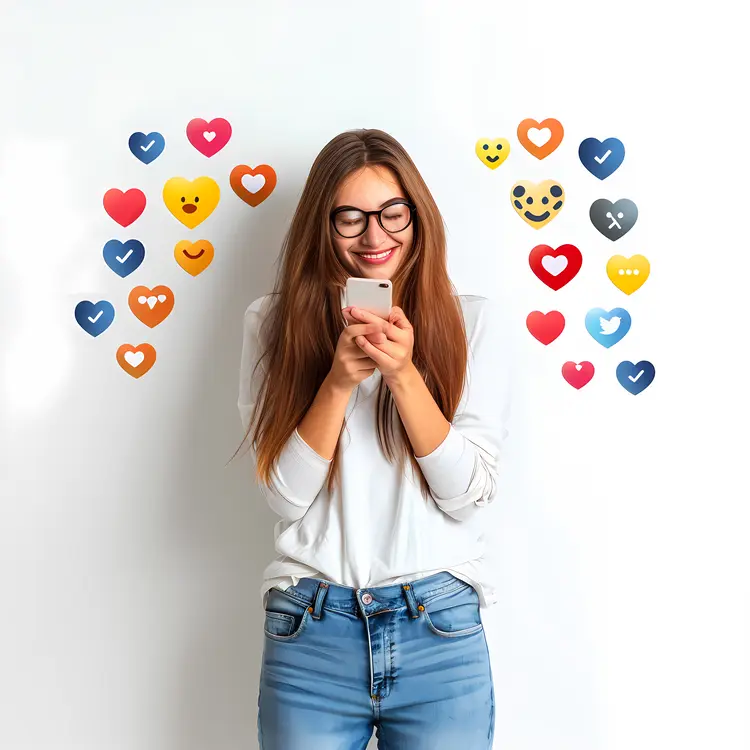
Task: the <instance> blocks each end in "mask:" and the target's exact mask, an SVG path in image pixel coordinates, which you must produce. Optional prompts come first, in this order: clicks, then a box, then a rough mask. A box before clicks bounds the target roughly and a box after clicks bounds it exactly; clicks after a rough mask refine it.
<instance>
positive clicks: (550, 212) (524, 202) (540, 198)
mask: <svg viewBox="0 0 750 750" xmlns="http://www.w3.org/2000/svg"><path fill="white" fill-rule="evenodd" d="M510 201H511V203H512V204H513V208H514V209H515V211H516V213H517V214H518V215H519V216H520V217H521V218H522V219H523V220H524V221H525V222H526V223H527V224H528V225H529V226H530V227H533V228H534V229H541V228H542V227H543V226H544V225H545V224H549V222H551V221H552V219H554V218H555V216H557V214H558V213H560V209H561V208H562V207H563V203H565V191H564V190H563V189H562V185H561V184H560V183H559V182H557V181H556V180H544V181H543V182H539V183H536V182H529V181H528V180H519V181H518V182H517V183H516V184H515V185H513V187H512V188H511V190H510Z"/></svg>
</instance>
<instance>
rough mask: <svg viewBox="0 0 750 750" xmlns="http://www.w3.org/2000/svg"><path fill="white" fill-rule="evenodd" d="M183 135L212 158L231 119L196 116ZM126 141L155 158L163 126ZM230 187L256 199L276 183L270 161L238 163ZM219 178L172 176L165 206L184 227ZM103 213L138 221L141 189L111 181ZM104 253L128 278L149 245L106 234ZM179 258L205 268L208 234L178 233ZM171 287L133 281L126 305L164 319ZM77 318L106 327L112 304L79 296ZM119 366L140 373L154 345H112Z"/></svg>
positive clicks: (213, 194)
mask: <svg viewBox="0 0 750 750" xmlns="http://www.w3.org/2000/svg"><path fill="white" fill-rule="evenodd" d="M186 135H187V140H188V143H189V144H190V145H192V146H193V147H194V148H195V149H196V150H197V151H198V152H199V153H201V154H203V156H205V157H208V158H210V157H212V156H214V155H215V154H217V153H218V152H219V151H221V150H222V149H223V148H224V147H225V146H227V144H228V143H229V141H230V139H231V137H232V126H231V125H230V124H229V122H228V121H227V120H225V119H224V118H222V117H217V118H215V119H213V120H211V121H210V122H209V121H207V120H204V119H202V118H200V117H196V118H194V119H192V120H190V122H189V123H188V124H187V128H186ZM128 148H129V149H130V152H131V153H132V154H133V156H134V157H135V158H136V159H138V160H139V161H140V162H142V163H143V164H146V165H149V164H152V163H153V162H155V161H156V160H157V159H158V158H159V156H161V154H162V153H164V149H165V148H166V140H165V138H164V136H163V135H162V134H161V133H157V132H151V133H141V132H137V133H133V134H132V135H131V136H130V137H129V139H128ZM229 186H230V187H231V189H232V190H233V192H234V193H235V195H236V196H237V197H238V198H240V200H242V201H243V202H244V203H246V204H247V205H249V206H252V207H256V206H259V205H260V204H261V203H263V201H265V200H266V198H268V196H269V195H271V193H272V192H273V191H274V188H275V187H276V172H275V171H274V169H273V168H272V167H271V166H269V165H268V164H260V165H258V166H255V167H251V166H248V165H247V164H238V165H237V166H235V167H234V168H233V169H232V170H231V172H230V174H229ZM220 197H221V189H220V187H219V183H218V182H217V181H216V180H215V179H214V178H213V177H208V176H201V177H197V178H195V179H193V180H189V179H186V178H185V177H170V178H169V179H167V180H166V182H165V183H164V185H163V188H162V193H161V198H162V201H163V203H164V206H165V207H166V208H167V210H168V211H169V213H170V214H171V215H172V216H173V217H174V218H175V219H177V221H179V222H180V223H181V224H182V225H183V226H185V227H187V229H189V230H194V229H195V228H196V227H197V226H198V225H199V224H201V223H203V222H204V221H205V220H206V219H208V218H209V216H211V215H212V214H213V212H214V211H215V209H216V207H217V206H218V205H219V199H220ZM102 203H103V206H104V210H105V212H106V213H107V215H108V216H109V217H110V218H111V219H112V220H113V221H115V222H116V223H117V224H119V225H120V226H122V227H129V226H130V225H131V224H133V223H134V222H135V221H137V220H138V219H139V218H140V217H141V216H142V215H143V213H144V212H145V210H146V207H147V199H146V194H145V192H144V191H143V190H141V189H140V188H137V187H133V188H129V189H127V190H120V189H119V188H111V189H110V190H107V191H106V193H105V194H104V198H103V201H102ZM102 257H103V259H104V262H105V263H106V265H107V266H108V267H109V268H110V269H111V270H112V271H113V272H114V273H115V274H117V275H118V276H119V277H120V278H123V279H124V278H126V277H128V276H130V275H131V274H132V273H134V272H135V271H137V270H138V269H139V268H141V267H142V266H143V264H144V261H145V260H146V248H145V247H144V245H143V242H141V241H140V240H138V239H134V238H131V239H127V240H120V239H110V240H107V242H106V243H105V244H104V247H103V249H102ZM174 259H175V261H176V263H177V265H179V266H180V268H182V269H183V271H185V272H187V273H188V274H190V275H191V276H193V277H196V276H198V275H199V274H200V273H202V272H203V271H205V270H206V268H208V266H209V265H210V264H211V262H212V261H213V259H214V247H213V245H212V244H211V242H209V241H208V240H206V239H195V240H193V239H184V240H180V241H179V242H178V243H177V244H176V245H175V247H174ZM174 304H175V298H174V293H173V292H172V290H171V289H170V287H169V286H167V285H166V284H157V285H155V286H153V287H148V286H144V285H137V286H134V287H133V288H132V289H131V290H130V293H129V294H128V307H129V309H130V311H131V312H132V314H133V315H134V316H135V317H136V318H137V319H138V320H140V321H141V322H142V323H143V324H144V325H146V326H147V327H149V328H151V329H153V328H155V327H156V326H158V325H160V324H161V323H163V322H164V320H166V319H167V317H168V316H169V315H170V313H171V312H172V310H173V308H174ZM74 315H75V319H76V321H77V323H78V325H79V326H80V327H81V329H83V330H84V331H85V332H86V333H88V334H89V335H90V336H94V337H96V336H99V335H101V334H102V333H104V332H105V331H107V330H109V329H110V327H111V326H112V324H113V322H114V320H115V307H114V305H113V304H112V303H111V302H110V301H109V300H99V301H98V302H92V301H90V300H81V301H80V302H79V303H78V304H77V305H76V307H75V311H74ZM115 358H116V361H117V362H118V363H119V365H120V367H121V368H122V369H123V370H124V371H125V372H126V373H128V374H129V375H131V376H132V377H134V378H140V377H141V376H143V375H145V374H146V373H147V372H148V371H149V370H150V369H151V368H152V367H153V366H154V363H155V362H156V349H155V348H154V347H153V346H152V345H151V344H150V343H141V344H138V345H137V346H135V345H133V344H130V343H123V344H121V345H120V346H119V347H118V348H117V351H116V352H115Z"/></svg>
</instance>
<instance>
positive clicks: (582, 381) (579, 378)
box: [562, 362, 594, 388]
mask: <svg viewBox="0 0 750 750" xmlns="http://www.w3.org/2000/svg"><path fill="white" fill-rule="evenodd" d="M562 376H563V377H564V378H565V380H566V381H567V382H568V383H570V385H572V386H573V388H583V386H584V385H586V383H588V382H589V380H591V378H593V377H594V365H592V364H591V362H578V363H576V362H566V363H565V364H564V365H563V366H562Z"/></svg>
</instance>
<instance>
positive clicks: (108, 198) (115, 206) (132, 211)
mask: <svg viewBox="0 0 750 750" xmlns="http://www.w3.org/2000/svg"><path fill="white" fill-rule="evenodd" d="M145 208H146V196H145V195H144V194H143V191H141V190H138V188H130V190H128V191H127V192H125V193H123V192H122V190H118V189H117V188H112V189H111V190H107V192H106V193H104V210H105V211H106V212H107V213H108V214H109V216H110V217H111V218H112V219H114V220H115V221H116V222H117V223H118V224H120V225H122V226H123V227H126V226H128V225H129V224H132V223H133V222H134V221H135V220H136V219H137V218H138V217H139V216H140V215H141V214H142V213H143V210H144V209H145Z"/></svg>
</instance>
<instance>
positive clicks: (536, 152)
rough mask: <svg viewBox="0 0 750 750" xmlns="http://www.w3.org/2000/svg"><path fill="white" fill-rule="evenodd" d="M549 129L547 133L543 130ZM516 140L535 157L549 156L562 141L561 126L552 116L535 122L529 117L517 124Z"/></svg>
mask: <svg viewBox="0 0 750 750" xmlns="http://www.w3.org/2000/svg"><path fill="white" fill-rule="evenodd" d="M545 129H547V130H549V135H547V133H545V132H543V131H544V130H545ZM517 135H518V140H519V141H520V143H521V145H522V146H523V147H524V148H525V149H526V150H527V151H528V152H529V153H530V154H531V155H532V156H536V158H537V159H544V157H545V156H549V155H550V154H551V153H552V152H553V151H554V150H555V149H556V148H557V147H558V146H559V145H560V143H561V142H562V139H563V126H562V124H561V123H560V121H559V120H556V119H555V118H554V117H548V118H547V119H546V120H542V121H541V122H537V121H536V120H534V119H532V118H531V117H527V118H526V119H525V120H522V121H521V122H520V124H519V125H518V132H517Z"/></svg>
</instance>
